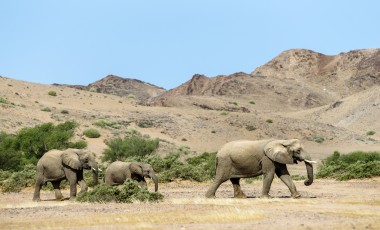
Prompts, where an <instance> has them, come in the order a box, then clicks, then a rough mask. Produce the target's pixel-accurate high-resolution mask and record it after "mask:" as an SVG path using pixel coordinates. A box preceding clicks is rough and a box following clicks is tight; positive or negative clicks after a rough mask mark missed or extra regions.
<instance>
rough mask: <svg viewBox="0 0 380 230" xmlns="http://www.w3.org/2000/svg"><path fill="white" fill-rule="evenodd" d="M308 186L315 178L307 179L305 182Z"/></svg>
mask: <svg viewBox="0 0 380 230" xmlns="http://www.w3.org/2000/svg"><path fill="white" fill-rule="evenodd" d="M303 183H304V184H305V185H306V186H309V185H311V184H312V183H313V180H309V179H306V180H305V181H304V182H303Z"/></svg>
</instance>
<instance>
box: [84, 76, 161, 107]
mask: <svg viewBox="0 0 380 230" xmlns="http://www.w3.org/2000/svg"><path fill="white" fill-rule="evenodd" d="M88 88H89V89H95V90H96V91H97V92H99V93H106V94H114V95H118V96H120V97H125V96H127V97H134V98H136V99H137V100H139V101H146V100H147V99H149V98H152V97H156V96H158V95H160V94H162V93H163V92H165V91H166V90H165V89H164V88H161V87H158V86H155V85H153V84H150V83H147V82H144V81H140V80H137V79H129V78H122V77H118V76H115V75H108V76H107V77H105V78H103V79H101V80H99V81H96V82H94V83H91V84H89V85H88Z"/></svg>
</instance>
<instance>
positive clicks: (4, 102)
mask: <svg viewBox="0 0 380 230" xmlns="http://www.w3.org/2000/svg"><path fill="white" fill-rule="evenodd" d="M0 103H2V104H9V101H8V100H7V99H5V98H3V97H0Z"/></svg>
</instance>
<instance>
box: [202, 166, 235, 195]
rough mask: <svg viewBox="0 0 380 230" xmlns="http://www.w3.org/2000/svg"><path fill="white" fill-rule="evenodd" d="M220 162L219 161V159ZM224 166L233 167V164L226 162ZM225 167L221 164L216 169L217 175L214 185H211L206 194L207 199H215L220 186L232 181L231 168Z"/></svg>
mask: <svg viewBox="0 0 380 230" xmlns="http://www.w3.org/2000/svg"><path fill="white" fill-rule="evenodd" d="M217 161H218V159H217ZM224 165H231V162H226V163H225V164H224ZM224 165H221V164H219V165H218V166H217V168H216V175H215V180H214V183H213V184H212V185H211V187H210V188H209V189H208V190H207V192H206V197H207V198H215V193H216V190H217V189H218V188H219V186H220V185H221V184H222V183H223V182H225V181H227V180H228V179H230V174H229V172H230V167H223V166H224Z"/></svg>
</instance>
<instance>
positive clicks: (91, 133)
mask: <svg viewBox="0 0 380 230" xmlns="http://www.w3.org/2000/svg"><path fill="white" fill-rule="evenodd" d="M83 135H85V136H86V137H88V138H98V137H100V132H99V131H98V130H97V129H86V130H84V131H83Z"/></svg>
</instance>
